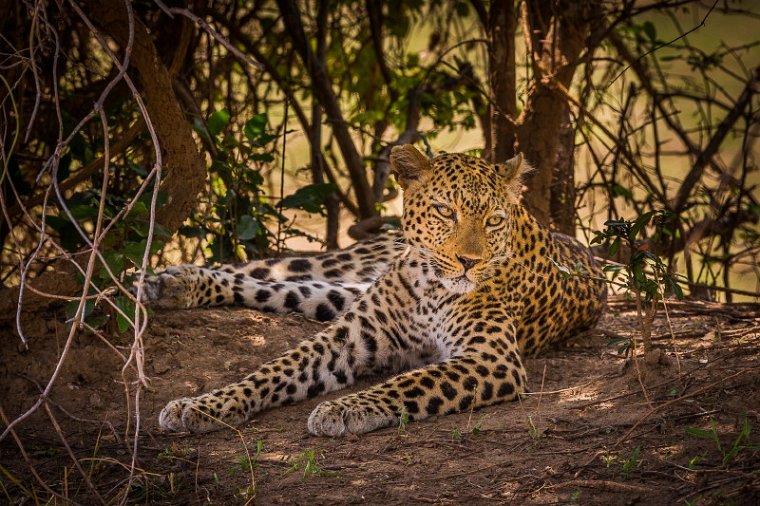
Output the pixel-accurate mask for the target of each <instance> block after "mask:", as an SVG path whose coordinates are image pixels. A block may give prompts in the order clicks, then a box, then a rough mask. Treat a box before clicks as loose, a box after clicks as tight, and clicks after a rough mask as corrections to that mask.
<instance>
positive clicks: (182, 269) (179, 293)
mask: <svg viewBox="0 0 760 506" xmlns="http://www.w3.org/2000/svg"><path fill="white" fill-rule="evenodd" d="M200 278H201V273H200V272H199V268H198V267H195V266H193V265H179V266H172V267H169V268H168V269H166V270H164V271H161V272H159V273H157V274H156V275H155V276H146V277H145V281H144V283H143V293H142V297H141V299H142V302H144V303H146V304H148V305H150V306H153V307H159V308H166V309H184V308H189V307H194V306H196V305H198V300H197V299H198V295H197V292H198V285H199V283H200ZM131 292H132V293H133V294H134V295H137V287H136V286H133V287H132V289H131Z"/></svg>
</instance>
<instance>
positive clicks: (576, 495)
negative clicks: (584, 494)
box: [570, 490, 581, 504]
mask: <svg viewBox="0 0 760 506" xmlns="http://www.w3.org/2000/svg"><path fill="white" fill-rule="evenodd" d="M580 502H581V491H580V490H576V491H575V492H573V493H572V494H570V504H579V503H580Z"/></svg>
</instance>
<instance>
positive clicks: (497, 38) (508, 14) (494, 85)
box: [486, 0, 517, 163]
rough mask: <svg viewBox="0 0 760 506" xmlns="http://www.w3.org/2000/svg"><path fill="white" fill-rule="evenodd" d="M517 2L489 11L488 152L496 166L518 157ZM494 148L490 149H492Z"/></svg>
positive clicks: (493, 5)
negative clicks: (516, 121)
mask: <svg viewBox="0 0 760 506" xmlns="http://www.w3.org/2000/svg"><path fill="white" fill-rule="evenodd" d="M516 17H517V16H516V14H515V3H514V0H504V1H493V2H491V6H490V8H489V11H488V42H489V44H488V76H489V81H490V84H491V121H490V132H488V133H487V135H489V136H490V137H489V139H487V142H486V152H488V151H490V153H487V154H488V157H489V158H490V161H491V162H492V163H501V162H505V161H506V160H508V159H509V158H512V157H513V156H514V154H515V118H516V116H517V91H516V85H515V25H516V22H515V20H516ZM489 148H490V149H489Z"/></svg>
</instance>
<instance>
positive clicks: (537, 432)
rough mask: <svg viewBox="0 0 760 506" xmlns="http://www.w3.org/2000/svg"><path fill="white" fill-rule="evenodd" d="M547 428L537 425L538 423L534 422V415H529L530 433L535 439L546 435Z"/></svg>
mask: <svg viewBox="0 0 760 506" xmlns="http://www.w3.org/2000/svg"><path fill="white" fill-rule="evenodd" d="M545 432H546V431H545V430H544V429H539V428H538V427H536V424H535V423H533V417H532V416H531V415H528V435H529V436H530V437H531V439H533V440H534V441H538V440H539V439H541V438H542V437H545V436H546V434H545Z"/></svg>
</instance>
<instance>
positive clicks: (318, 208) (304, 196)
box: [281, 183, 337, 214]
mask: <svg viewBox="0 0 760 506" xmlns="http://www.w3.org/2000/svg"><path fill="white" fill-rule="evenodd" d="M336 189H337V188H336V187H335V185H334V184H332V183H317V184H310V185H308V186H304V187H303V188H299V189H298V191H296V192H295V193H294V194H293V195H288V196H287V197H285V198H284V199H282V202H281V205H282V207H283V208H285V209H303V210H304V211H306V212H308V213H320V214H321V213H322V205H323V203H324V201H325V199H326V198H327V197H328V196H329V195H330V194H331V193H333V192H334V191H335V190H336Z"/></svg>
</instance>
